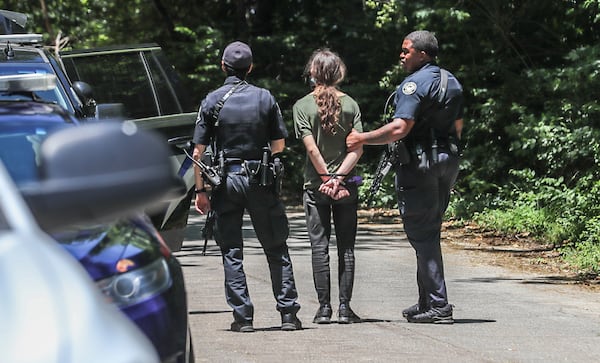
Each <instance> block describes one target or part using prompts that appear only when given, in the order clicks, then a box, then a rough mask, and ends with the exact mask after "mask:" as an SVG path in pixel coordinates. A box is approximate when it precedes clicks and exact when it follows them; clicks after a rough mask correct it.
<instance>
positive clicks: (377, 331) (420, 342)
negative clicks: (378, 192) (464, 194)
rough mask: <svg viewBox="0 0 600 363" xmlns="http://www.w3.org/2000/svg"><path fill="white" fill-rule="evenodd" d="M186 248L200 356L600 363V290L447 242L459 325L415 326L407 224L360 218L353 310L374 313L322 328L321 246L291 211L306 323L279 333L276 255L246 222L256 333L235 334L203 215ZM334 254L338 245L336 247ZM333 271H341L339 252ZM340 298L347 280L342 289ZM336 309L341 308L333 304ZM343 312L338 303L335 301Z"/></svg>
mask: <svg viewBox="0 0 600 363" xmlns="http://www.w3.org/2000/svg"><path fill="white" fill-rule="evenodd" d="M191 215H192V218H191V220H190V228H189V231H188V234H187V236H186V241H185V242H184V245H183V249H182V250H181V251H180V252H178V253H177V256H178V257H179V259H180V261H181V263H182V265H183V266H184V274H185V278H186V284H187V289H188V300H189V308H190V323H191V328H192V336H193V339H194V346H195V352H196V362H283V361H285V362H433V361H435V362H600V299H599V297H598V295H597V294H595V293H591V292H586V291H582V290H581V289H580V288H578V287H576V286H571V285H566V284H563V283H561V281H559V280H556V279H554V278H553V277H551V276H538V275H529V274H522V273H515V272H511V271H508V270H504V269H501V268H498V267H494V266H485V265H482V264H480V263H478V261H477V260H476V258H475V257H473V256H474V255H468V254H466V253H465V252H462V251H458V250H454V249H449V248H444V253H445V255H444V261H445V265H446V279H447V284H448V291H449V295H450V296H449V297H450V302H451V303H453V304H454V305H455V310H454V318H455V321H456V322H455V324H454V325H430V324H409V323H407V322H406V320H405V319H403V318H402V316H401V313H400V312H401V310H402V309H403V308H405V307H407V306H409V305H412V304H413V303H415V302H416V299H417V291H416V282H415V257H414V252H413V250H412V249H411V247H410V245H409V244H408V241H407V240H406V237H405V235H404V233H403V232H402V230H401V226H399V225H397V224H392V225H371V224H364V225H360V226H359V236H358V241H357V246H356V265H357V271H356V281H355V288H354V297H353V300H352V308H353V309H354V311H355V312H356V313H357V314H358V315H359V316H361V317H362V318H363V319H364V320H365V322H363V323H360V324H352V325H339V324H330V325H316V324H313V323H312V318H313V316H314V313H315V311H316V309H317V307H318V302H317V299H316V294H315V292H314V288H313V283H312V273H311V263H310V245H309V242H308V239H307V236H306V227H305V223H304V216H303V214H302V212H301V211H293V210H290V212H289V214H288V217H289V219H290V226H291V238H290V239H289V241H288V243H289V246H290V251H291V255H292V260H293V264H294V272H295V277H296V282H297V286H298V290H299V294H300V304H301V305H302V309H301V310H300V312H299V313H298V316H299V318H300V319H301V320H302V322H303V325H304V329H303V330H301V331H293V332H283V331H280V330H279V326H280V324H281V322H280V317H279V314H278V313H277V311H276V310H275V302H274V299H273V297H272V295H271V288H270V282H269V276H268V268H267V265H266V259H265V257H264V255H263V253H262V250H261V249H260V246H259V244H258V242H257V240H256V237H255V235H254V233H253V231H252V228H251V226H250V224H249V222H247V223H246V224H245V227H244V236H245V237H246V238H247V240H246V247H245V270H246V273H247V275H248V283H249V289H250V295H251V297H252V299H253V302H254V305H255V317H254V319H255V320H254V326H255V328H256V329H257V331H256V332H255V333H249V334H241V333H233V332H230V331H229V330H228V329H229V325H230V323H231V321H232V314H231V309H230V308H229V306H228V305H227V304H226V302H225V298H224V293H223V269H222V265H221V258H220V254H219V250H218V248H217V247H216V245H215V243H214V241H212V240H211V241H209V243H208V249H207V253H206V255H205V256H203V255H202V247H203V245H204V241H203V240H199V238H200V230H201V227H202V223H203V221H204V217H201V216H198V215H197V214H196V213H195V212H194V211H192V213H191ZM330 253H331V255H332V257H333V256H335V246H332V248H331V251H330ZM332 268H333V270H332V271H333V276H332V278H333V279H337V275H336V271H337V267H336V264H335V258H332ZM332 297H333V298H334V300H333V301H335V299H337V288H335V287H334V288H333V289H332ZM334 308H335V306H334ZM334 314H335V310H334Z"/></svg>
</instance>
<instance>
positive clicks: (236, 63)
mask: <svg viewBox="0 0 600 363" xmlns="http://www.w3.org/2000/svg"><path fill="white" fill-rule="evenodd" d="M223 63H225V65H226V66H229V67H231V68H233V69H246V68H248V67H250V65H251V64H252V51H251V50H250V47H249V46H248V44H246V43H242V42H239V41H236V42H233V43H230V44H229V45H228V46H227V47H225V50H224V51H223Z"/></svg>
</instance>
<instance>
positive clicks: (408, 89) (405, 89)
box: [402, 82, 417, 95]
mask: <svg viewBox="0 0 600 363" xmlns="http://www.w3.org/2000/svg"><path fill="white" fill-rule="evenodd" d="M416 90H417V84H416V83H415V82H406V83H405V84H404V86H402V93H404V94H405V95H412V94H413V93H415V91H416Z"/></svg>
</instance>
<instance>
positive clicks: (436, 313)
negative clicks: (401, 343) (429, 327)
mask: <svg viewBox="0 0 600 363" xmlns="http://www.w3.org/2000/svg"><path fill="white" fill-rule="evenodd" d="M406 320H408V322H409V323H433V324H453V323H454V319H453V318H452V305H450V304H447V305H446V306H443V307H439V308H436V307H432V308H430V309H429V310H427V311H424V312H422V313H419V314H416V315H412V316H410V315H409V316H407V317H406Z"/></svg>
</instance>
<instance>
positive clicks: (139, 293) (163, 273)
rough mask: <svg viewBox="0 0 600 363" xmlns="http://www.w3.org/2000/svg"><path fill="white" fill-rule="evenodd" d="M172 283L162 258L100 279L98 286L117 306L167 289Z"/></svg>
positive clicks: (129, 303) (141, 299) (142, 299)
mask: <svg viewBox="0 0 600 363" xmlns="http://www.w3.org/2000/svg"><path fill="white" fill-rule="evenodd" d="M171 283H172V279H171V274H170V273H169V266H168V265H167V261H165V259H164V258H160V259H158V260H156V261H154V262H152V263H151V264H149V265H147V266H144V267H142V268H138V269H132V270H130V271H127V272H124V273H122V274H119V275H116V276H113V277H110V278H107V279H104V280H100V281H98V282H97V284H98V286H99V287H100V289H101V290H102V292H103V293H104V295H106V296H108V297H109V298H110V300H111V302H112V303H114V304H116V305H117V306H118V307H125V306H130V305H134V304H137V303H139V302H140V301H144V300H146V299H149V298H151V297H153V296H156V295H158V294H160V293H162V292H163V291H165V290H167V289H168V288H169V287H170V286H171Z"/></svg>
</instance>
